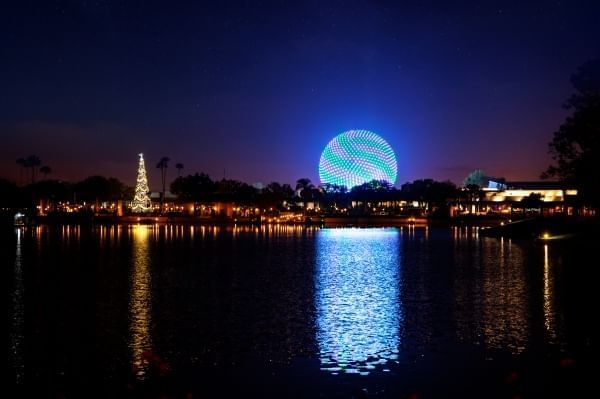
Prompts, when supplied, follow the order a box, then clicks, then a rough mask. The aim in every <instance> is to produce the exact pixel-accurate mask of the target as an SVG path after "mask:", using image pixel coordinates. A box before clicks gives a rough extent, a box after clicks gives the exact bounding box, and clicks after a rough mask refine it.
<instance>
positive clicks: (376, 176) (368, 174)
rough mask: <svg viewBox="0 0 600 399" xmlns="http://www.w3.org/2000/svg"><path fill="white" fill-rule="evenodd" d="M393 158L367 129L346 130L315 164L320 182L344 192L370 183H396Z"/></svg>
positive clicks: (385, 143) (389, 148)
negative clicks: (343, 188)
mask: <svg viewBox="0 0 600 399" xmlns="http://www.w3.org/2000/svg"><path fill="white" fill-rule="evenodd" d="M397 171H398V169H397V165H396V157H395V156H394V151H393V150H392V147H390V145H389V144H388V143H387V142H386V141H385V140H384V139H382V138H381V137H380V136H378V135H377V134H375V133H373V132H370V131H368V130H348V131H347V132H344V133H342V134H339V135H337V136H335V137H334V138H333V140H331V141H330V142H329V143H328V144H327V146H326V147H325V149H324V150H323V153H322V154H321V160H320V161H319V178H320V179H321V183H330V184H337V185H341V186H346V187H347V188H348V189H350V188H352V187H354V186H358V185H360V184H363V183H366V182H369V181H371V180H386V181H388V182H390V183H391V184H394V183H395V182H396V173H397Z"/></svg>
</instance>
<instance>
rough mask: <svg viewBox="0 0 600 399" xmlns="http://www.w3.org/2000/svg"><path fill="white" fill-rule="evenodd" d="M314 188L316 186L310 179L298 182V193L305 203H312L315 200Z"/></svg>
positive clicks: (301, 179) (304, 178)
mask: <svg viewBox="0 0 600 399" xmlns="http://www.w3.org/2000/svg"><path fill="white" fill-rule="evenodd" d="M314 188H315V186H314V185H313V184H312V183H311V181H310V179H309V178H306V177H303V178H300V179H298V180H297V181H296V191H297V192H298V194H299V195H300V198H302V200H303V201H310V200H312V199H313V190H314Z"/></svg>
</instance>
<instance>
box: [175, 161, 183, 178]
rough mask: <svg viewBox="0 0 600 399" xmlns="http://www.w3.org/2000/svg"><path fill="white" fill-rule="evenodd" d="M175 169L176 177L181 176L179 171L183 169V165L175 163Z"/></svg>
mask: <svg viewBox="0 0 600 399" xmlns="http://www.w3.org/2000/svg"><path fill="white" fill-rule="evenodd" d="M175 168H176V169H177V177H180V176H181V169H183V164H182V163H176V164H175Z"/></svg>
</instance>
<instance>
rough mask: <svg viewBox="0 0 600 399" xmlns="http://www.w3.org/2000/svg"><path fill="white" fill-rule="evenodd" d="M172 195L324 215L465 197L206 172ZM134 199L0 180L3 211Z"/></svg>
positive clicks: (117, 192)
mask: <svg viewBox="0 0 600 399" xmlns="http://www.w3.org/2000/svg"><path fill="white" fill-rule="evenodd" d="M170 191H171V193H172V195H174V197H172V198H167V199H166V200H167V201H172V202H179V203H184V202H185V203H187V202H200V203H202V202H206V203H210V202H235V203H236V204H240V205H256V206H258V207H261V208H276V209H283V208H284V207H289V206H305V205H306V204H307V203H309V202H313V203H315V204H318V205H319V207H320V208H321V209H322V210H325V211H327V210H328V211H331V212H335V211H336V210H340V209H345V208H351V207H353V205H354V207H357V206H366V205H367V204H369V203H381V202H386V201H390V202H393V201H407V202H411V203H414V204H416V206H417V207H428V206H429V207H431V206H435V207H444V206H445V205H446V204H447V203H448V201H453V200H456V199H460V198H461V197H462V196H466V195H467V194H465V193H464V192H463V191H462V190H460V189H459V188H457V187H456V185H454V183H452V182H450V181H441V182H440V181H435V180H433V179H420V180H415V181H413V182H407V183H405V184H403V185H402V186H401V188H399V189H398V188H396V187H394V186H393V185H392V184H390V183H389V182H386V181H378V180H373V181H370V182H367V183H364V184H362V185H359V186H355V187H353V188H351V189H350V190H348V189H347V188H346V187H345V186H339V185H335V184H327V183H326V184H323V185H320V186H315V185H314V184H313V183H312V182H311V181H310V179H307V178H301V179H298V180H297V181H296V185H295V186H294V187H292V186H291V185H290V184H284V183H279V182H271V183H269V184H267V185H265V186H263V187H256V186H253V185H250V184H248V183H245V182H242V181H238V180H232V179H221V180H213V179H211V177H210V176H209V175H208V174H205V173H195V174H190V175H187V176H180V177H177V178H176V179H175V180H174V181H173V182H172V183H171V185H170ZM133 196H134V189H133V187H130V186H127V185H126V184H124V183H123V182H121V181H120V180H118V179H116V178H114V177H103V176H90V177H88V178H86V179H84V180H82V181H79V182H75V183H70V182H66V181H61V180H51V179H44V180H41V181H37V182H35V183H30V184H27V185H25V186H18V185H17V184H15V183H13V182H11V181H8V180H6V179H0V207H2V208H27V207H30V206H32V205H33V204H35V203H36V202H38V201H40V200H44V201H45V202H46V203H58V202H70V203H84V202H86V203H88V204H90V203H96V204H97V203H100V202H106V201H109V202H114V201H119V200H122V201H130V200H132V199H133ZM357 203H360V204H357Z"/></svg>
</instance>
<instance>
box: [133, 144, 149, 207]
mask: <svg viewBox="0 0 600 399" xmlns="http://www.w3.org/2000/svg"><path fill="white" fill-rule="evenodd" d="M148 192H150V189H149V188H148V179H147V178H146V165H145V164H144V154H140V163H139V165H138V174H137V183H136V185H135V197H134V198H133V201H132V202H131V209H132V211H133V212H137V213H140V212H150V211H151V210H152V204H151V202H150V197H149V196H148Z"/></svg>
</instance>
